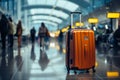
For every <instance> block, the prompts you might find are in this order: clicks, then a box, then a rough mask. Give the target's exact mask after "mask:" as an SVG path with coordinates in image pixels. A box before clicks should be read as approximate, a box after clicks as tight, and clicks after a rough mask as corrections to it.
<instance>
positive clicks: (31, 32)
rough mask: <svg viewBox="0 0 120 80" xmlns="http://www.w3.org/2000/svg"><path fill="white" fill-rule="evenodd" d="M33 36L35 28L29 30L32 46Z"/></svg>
mask: <svg viewBox="0 0 120 80" xmlns="http://www.w3.org/2000/svg"><path fill="white" fill-rule="evenodd" d="M35 34H36V30H35V28H34V27H33V28H32V29H31V30H30V37H31V42H32V44H34V42H35Z"/></svg>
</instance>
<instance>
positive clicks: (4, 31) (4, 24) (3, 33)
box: [0, 14, 8, 49]
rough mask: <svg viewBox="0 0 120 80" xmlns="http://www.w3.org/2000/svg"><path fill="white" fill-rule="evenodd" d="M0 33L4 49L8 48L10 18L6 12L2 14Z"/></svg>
mask: <svg viewBox="0 0 120 80" xmlns="http://www.w3.org/2000/svg"><path fill="white" fill-rule="evenodd" d="M0 33H1V41H2V49H6V36H7V34H8V20H7V18H6V16H5V15H4V14H2V17H1V20H0Z"/></svg>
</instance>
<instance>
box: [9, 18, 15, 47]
mask: <svg viewBox="0 0 120 80" xmlns="http://www.w3.org/2000/svg"><path fill="white" fill-rule="evenodd" d="M8 20H9V32H8V43H9V47H13V44H14V33H15V25H14V23H13V20H12V18H11V17H9V19H8Z"/></svg>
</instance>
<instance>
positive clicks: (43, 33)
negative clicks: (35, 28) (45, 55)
mask: <svg viewBox="0 0 120 80" xmlns="http://www.w3.org/2000/svg"><path fill="white" fill-rule="evenodd" d="M48 36H49V31H48V29H47V27H46V26H45V24H44V23H43V22H42V23H41V26H40V28H39V32H38V37H39V38H40V47H42V46H44V41H47V39H48Z"/></svg>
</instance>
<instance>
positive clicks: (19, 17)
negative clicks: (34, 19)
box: [17, 0, 21, 20]
mask: <svg viewBox="0 0 120 80" xmlns="http://www.w3.org/2000/svg"><path fill="white" fill-rule="evenodd" d="M17 17H18V20H21V0H18V1H17Z"/></svg>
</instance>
